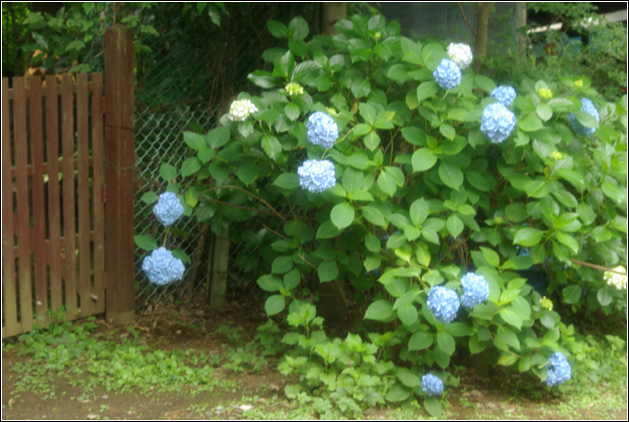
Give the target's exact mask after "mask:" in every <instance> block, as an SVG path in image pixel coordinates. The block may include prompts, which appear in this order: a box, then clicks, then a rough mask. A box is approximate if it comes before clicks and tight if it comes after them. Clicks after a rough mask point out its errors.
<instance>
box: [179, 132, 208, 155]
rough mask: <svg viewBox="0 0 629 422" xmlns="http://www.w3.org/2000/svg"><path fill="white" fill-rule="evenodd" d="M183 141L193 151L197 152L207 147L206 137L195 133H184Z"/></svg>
mask: <svg viewBox="0 0 629 422" xmlns="http://www.w3.org/2000/svg"><path fill="white" fill-rule="evenodd" d="M183 141H184V142H185V143H186V145H188V146H189V147H190V148H192V149H193V150H195V151H197V150H199V149H201V148H203V147H205V145H206V144H205V137H204V136H203V135H199V134H198V133H194V132H188V131H184V132H183Z"/></svg>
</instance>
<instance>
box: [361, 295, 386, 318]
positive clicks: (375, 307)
mask: <svg viewBox="0 0 629 422" xmlns="http://www.w3.org/2000/svg"><path fill="white" fill-rule="evenodd" d="M392 315H393V304H392V303H391V302H389V301H387V300H376V301H374V302H372V303H371V305H369V307H368V308H367V311H366V312H365V317H364V319H373V320H375V321H386V320H388V319H389V318H391V316H392Z"/></svg>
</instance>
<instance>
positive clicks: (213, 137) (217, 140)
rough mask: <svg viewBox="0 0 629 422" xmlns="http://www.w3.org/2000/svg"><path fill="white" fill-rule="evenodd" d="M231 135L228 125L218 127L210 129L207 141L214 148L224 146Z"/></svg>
mask: <svg viewBox="0 0 629 422" xmlns="http://www.w3.org/2000/svg"><path fill="white" fill-rule="evenodd" d="M229 135H230V134H229V128H228V127H217V128H216V129H212V130H211V131H209V132H208V134H207V135H206V138H207V143H208V145H209V146H210V147H212V148H214V149H216V148H219V147H222V146H223V145H225V144H226V143H227V142H229Z"/></svg>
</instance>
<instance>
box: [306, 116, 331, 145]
mask: <svg viewBox="0 0 629 422" xmlns="http://www.w3.org/2000/svg"><path fill="white" fill-rule="evenodd" d="M306 128H308V140H309V141H310V143H312V144H313V145H321V146H322V147H323V148H332V147H333V146H334V141H336V138H338V137H339V128H338V126H337V125H336V123H334V120H332V118H331V117H330V116H328V115H327V114H325V113H323V112H321V111H316V112H314V113H313V114H312V115H311V116H310V118H309V119H308V124H307V125H306Z"/></svg>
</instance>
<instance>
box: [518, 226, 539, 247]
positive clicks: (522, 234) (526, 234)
mask: <svg viewBox="0 0 629 422" xmlns="http://www.w3.org/2000/svg"><path fill="white" fill-rule="evenodd" d="M543 236H544V233H542V232H541V231H539V230H537V229H534V228H532V227H524V228H522V229H520V230H518V232H517V233H516V234H515V237H514V238H513V243H514V244H515V245H521V246H533V245H537V244H538V243H540V242H541V240H542V237H543Z"/></svg>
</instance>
